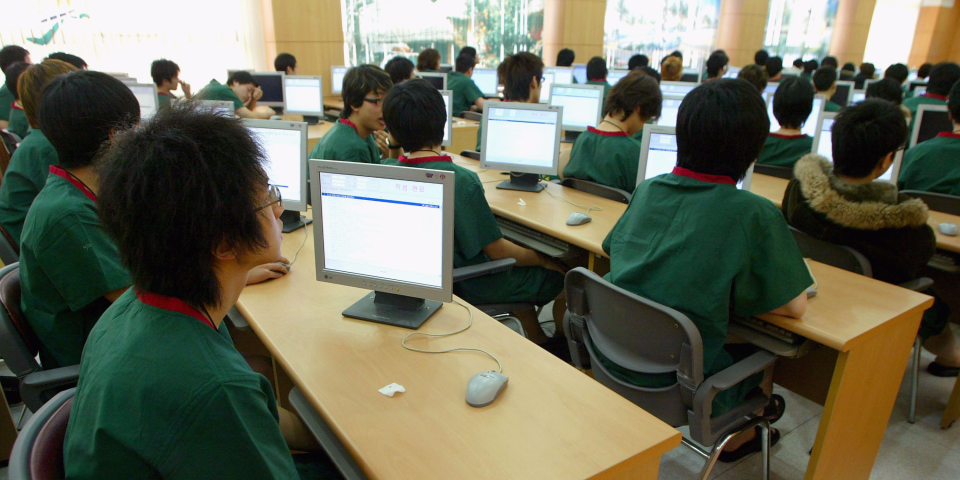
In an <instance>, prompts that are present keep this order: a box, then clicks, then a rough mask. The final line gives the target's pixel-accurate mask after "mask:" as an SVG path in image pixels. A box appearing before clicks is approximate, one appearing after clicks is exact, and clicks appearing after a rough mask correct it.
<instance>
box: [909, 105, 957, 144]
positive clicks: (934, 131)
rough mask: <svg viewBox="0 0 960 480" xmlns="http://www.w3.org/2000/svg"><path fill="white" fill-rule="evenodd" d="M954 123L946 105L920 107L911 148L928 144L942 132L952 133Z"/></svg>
mask: <svg viewBox="0 0 960 480" xmlns="http://www.w3.org/2000/svg"><path fill="white" fill-rule="evenodd" d="M952 131H953V121H951V120H950V112H949V111H947V106H946V105H920V106H919V107H917V118H916V119H914V121H913V132H911V133H910V146H911V147H913V146H914V145H916V144H918V143H923V142H926V141H927V140H930V139H931V138H933V137H936V136H937V135H939V134H940V133H941V132H952Z"/></svg>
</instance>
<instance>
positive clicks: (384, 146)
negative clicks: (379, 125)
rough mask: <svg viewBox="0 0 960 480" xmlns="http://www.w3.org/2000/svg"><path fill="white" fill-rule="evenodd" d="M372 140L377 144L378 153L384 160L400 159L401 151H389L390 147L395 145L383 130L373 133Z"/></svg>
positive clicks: (392, 139)
mask: <svg viewBox="0 0 960 480" xmlns="http://www.w3.org/2000/svg"><path fill="white" fill-rule="evenodd" d="M373 140H374V141H375V142H376V143H377V148H379V149H380V153H381V155H382V156H383V157H384V158H400V150H401V149H399V148H396V149H393V150H391V149H390V145H396V144H397V141H396V140H395V139H394V138H393V135H391V134H389V133H387V132H386V131H385V130H377V131H375V132H373Z"/></svg>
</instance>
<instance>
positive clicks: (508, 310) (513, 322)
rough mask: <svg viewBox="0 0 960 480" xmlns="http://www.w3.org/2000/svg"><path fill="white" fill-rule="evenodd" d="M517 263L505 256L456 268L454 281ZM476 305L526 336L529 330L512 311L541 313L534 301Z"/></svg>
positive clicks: (496, 270)
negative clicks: (526, 329) (524, 328)
mask: <svg viewBox="0 0 960 480" xmlns="http://www.w3.org/2000/svg"><path fill="white" fill-rule="evenodd" d="M516 263H517V261H516V259H513V258H503V259H500V260H492V261H489V262H485V263H481V264H478V265H470V266H469V267H460V268H454V269H453V283H454V284H456V283H457V282H460V281H463V280H468V279H471V278H475V277H482V276H484V275H493V274H495V273H500V272H506V271H507V270H510V269H511V268H513V266H514V265H515V264H516ZM474 307H475V308H476V309H477V310H480V311H481V312H483V313H486V314H487V315H489V316H491V317H493V319H494V320H497V321H499V322H500V323H502V324H504V325H506V326H507V327H509V328H510V329H511V330H513V331H515V332H517V333H519V334H520V335H523V337H524V338H526V336H527V332H525V331H524V330H523V325H522V324H521V323H520V320H519V319H517V317H514V316H513V315H512V313H513V312H518V311H525V310H529V311H533V312H534V313H535V314H536V315H537V316H538V317H539V314H540V309H539V308H537V306H536V305H535V304H534V303H533V302H512V303H490V304H481V305H474Z"/></svg>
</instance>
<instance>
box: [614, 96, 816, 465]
mask: <svg viewBox="0 0 960 480" xmlns="http://www.w3.org/2000/svg"><path fill="white" fill-rule="evenodd" d="M804 81H806V80H804ZM769 131H770V120H769V119H768V117H767V109H766V106H765V105H764V102H763V98H762V97H761V96H760V93H759V92H757V89H756V88H754V87H753V86H752V85H750V84H748V83H747V82H744V81H741V80H734V79H720V80H716V81H713V82H708V83H704V84H703V85H701V86H700V87H697V88H696V89H695V90H693V91H692V92H690V93H688V94H687V96H686V98H684V100H683V103H682V104H681V105H680V112H679V114H678V117H677V146H678V149H677V166H676V168H674V170H673V172H672V173H669V174H666V175H661V176H658V177H655V178H652V179H648V180H645V181H643V182H642V183H640V185H639V186H637V189H636V191H634V193H633V200H632V201H631V202H630V206H628V207H627V210H626V212H624V214H623V216H622V217H620V220H619V221H617V223H616V225H615V226H614V227H613V230H612V231H611V232H610V234H609V235H607V238H606V239H604V241H603V249H604V251H606V252H607V253H609V255H610V273H609V274H607V276H606V277H605V278H606V279H607V280H609V281H610V282H612V283H613V284H615V285H617V286H618V287H621V288H624V289H626V290H629V291H631V292H633V293H636V294H638V295H641V296H643V297H645V298H648V299H650V300H653V301H654V302H657V303H660V304H663V305H666V306H668V307H671V308H674V309H676V310H678V311H680V312H681V313H683V314H684V315H686V316H687V317H689V318H690V320H691V321H692V322H693V323H694V324H695V325H696V326H697V328H698V329H699V330H700V335H701V337H702V339H703V370H704V375H705V376H710V375H714V374H716V373H718V372H720V371H721V370H723V369H725V368H727V367H729V366H731V365H733V364H734V363H735V362H736V361H737V360H740V359H743V358H746V356H749V354H750V353H752V352H753V351H754V349H753V348H751V347H748V346H746V345H744V344H726V341H727V332H728V326H729V323H730V317H731V316H740V317H750V316H754V315H760V314H763V313H772V314H776V315H784V316H789V317H794V318H800V317H802V316H803V314H804V312H805V311H806V307H807V294H806V292H805V290H806V289H807V287H809V286H810V285H812V284H813V279H812V278H811V277H810V274H809V272H808V271H807V267H806V265H805V264H804V261H803V257H802V256H801V254H800V250H799V249H798V248H797V244H796V242H794V240H793V236H792V235H791V234H790V230H789V229H788V228H787V224H786V222H785V221H784V219H783V215H782V214H781V213H780V211H779V210H777V207H775V206H774V205H773V204H772V203H771V202H770V201H768V200H766V199H764V198H762V197H759V196H757V195H755V194H753V193H751V192H748V191H746V190H739V189H737V187H736V184H737V181H738V180H740V179H742V178H743V177H744V175H745V174H746V172H747V170H748V169H749V168H750V165H751V164H753V163H754V162H755V161H756V159H757V155H759V153H760V150H761V148H762V147H763V142H764V139H765V138H766V137H767V133H768V132H769ZM731 138H736V139H737V141H736V142H731V141H730V139H731ZM678 219H682V220H678ZM690 292H697V294H696V295H691V294H690ZM598 353H599V352H598ZM600 359H601V361H602V363H603V365H604V366H606V367H607V369H608V370H610V371H611V372H612V373H613V374H614V375H615V376H617V377H618V378H620V379H621V380H623V381H625V382H629V383H632V384H634V385H641V386H647V387H666V386H670V385H674V384H676V383H677V378H676V374H674V373H670V374H645V373H639V372H635V371H632V370H629V369H627V368H624V367H622V366H619V365H616V364H614V363H612V362H611V361H609V360H608V359H606V357H603V356H601V357H600ZM762 377H763V375H762V374H758V375H754V376H753V377H751V378H749V379H747V380H745V381H743V382H741V383H740V384H739V385H738V386H736V387H734V388H732V389H730V390H727V391H724V392H721V393H720V394H719V395H717V397H716V398H715V399H714V402H713V411H712V415H713V416H718V415H722V414H723V413H724V412H726V411H729V409H730V408H733V407H734V406H736V405H738V404H739V403H741V402H742V401H743V400H744V399H745V398H746V397H747V394H748V393H750V392H752V391H753V390H754V389H755V388H756V387H758V386H761V379H762ZM761 387H762V388H763V389H764V391H765V392H766V394H767V395H768V396H769V395H770V388H771V387H772V382H770V383H766V384H764V385H762V386H761ZM784 406H785V405H784V403H783V398H782V397H779V396H777V395H774V396H773V399H772V400H771V405H769V406H768V407H767V408H766V409H764V414H765V415H768V416H769V417H770V419H771V421H772V420H776V419H778V418H779V416H780V415H781V414H782V411H783V408H784ZM758 413H759V412H758ZM758 437H759V435H757V434H756V432H755V431H751V432H745V433H743V434H741V435H740V436H738V437H736V438H734V439H733V440H732V441H731V443H730V444H728V445H727V447H725V448H724V451H723V452H722V453H721V455H720V460H721V461H734V460H737V459H739V458H742V457H743V456H744V455H746V454H748V453H751V452H754V451H759V450H760V441H759V440H754V439H755V438H758ZM779 437H780V434H779V432H777V431H776V430H771V443H774V442H776V441H777V440H778V439H779Z"/></svg>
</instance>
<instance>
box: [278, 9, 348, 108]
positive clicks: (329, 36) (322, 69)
mask: <svg viewBox="0 0 960 480" xmlns="http://www.w3.org/2000/svg"><path fill="white" fill-rule="evenodd" d="M261 6H262V8H263V35H264V40H265V42H266V55H267V63H268V64H269V65H270V67H273V59H274V58H275V57H276V56H277V54H278V53H281V52H286V53H291V54H293V56H295V57H297V71H298V73H299V74H301V75H322V76H323V91H324V94H325V95H327V96H329V95H330V67H332V66H334V65H343V64H344V57H343V22H342V13H341V11H340V0H261Z"/></svg>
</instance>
